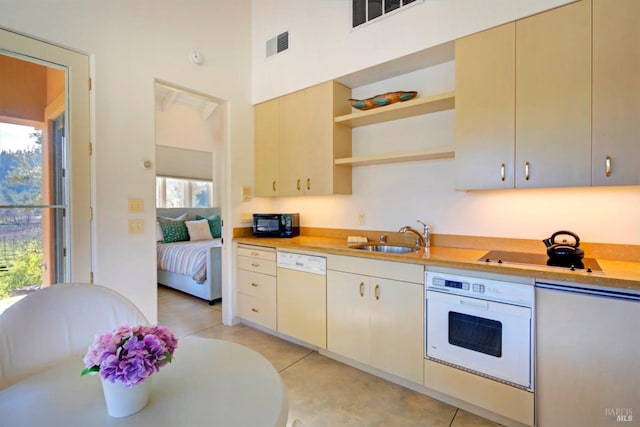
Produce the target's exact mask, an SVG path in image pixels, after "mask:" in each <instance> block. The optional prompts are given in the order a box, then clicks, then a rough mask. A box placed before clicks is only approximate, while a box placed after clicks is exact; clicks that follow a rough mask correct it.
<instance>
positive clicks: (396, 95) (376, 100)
mask: <svg viewBox="0 0 640 427" xmlns="http://www.w3.org/2000/svg"><path fill="white" fill-rule="evenodd" d="M416 95H418V92H416V91H408V92H405V91H397V92H387V93H385V94H384V95H376V96H373V97H371V98H367V99H352V98H351V99H349V103H350V104H351V106H352V107H353V108H357V109H358V110H370V109H372V108H378V107H384V106H385V105H389V104H393V103H395V102H402V101H408V100H410V99H413V98H415V97H416Z"/></svg>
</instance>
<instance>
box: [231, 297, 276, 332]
mask: <svg viewBox="0 0 640 427" xmlns="http://www.w3.org/2000/svg"><path fill="white" fill-rule="evenodd" d="M238 314H239V316H240V317H241V318H243V319H245V320H247V321H249V322H252V323H256V324H258V325H261V326H264V327H266V328H269V329H273V330H274V331H275V330H276V304H275V303H274V302H270V301H267V300H264V299H261V298H256V297H254V296H251V295H247V294H243V293H238Z"/></svg>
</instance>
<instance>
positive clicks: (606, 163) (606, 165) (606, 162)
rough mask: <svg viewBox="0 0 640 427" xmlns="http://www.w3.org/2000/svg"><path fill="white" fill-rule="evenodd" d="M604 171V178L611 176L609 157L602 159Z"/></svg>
mask: <svg viewBox="0 0 640 427" xmlns="http://www.w3.org/2000/svg"><path fill="white" fill-rule="evenodd" d="M604 170H605V173H604V174H605V175H606V176H611V157H610V156H607V157H605V158H604Z"/></svg>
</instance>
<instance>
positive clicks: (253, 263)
mask: <svg viewBox="0 0 640 427" xmlns="http://www.w3.org/2000/svg"><path fill="white" fill-rule="evenodd" d="M251 267H256V268H257V267H260V264H258V263H257V262H252V263H251Z"/></svg>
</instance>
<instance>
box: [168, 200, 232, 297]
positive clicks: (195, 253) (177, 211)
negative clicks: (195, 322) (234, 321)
mask: <svg viewBox="0 0 640 427" xmlns="http://www.w3.org/2000/svg"><path fill="white" fill-rule="evenodd" d="M216 215H218V217H219V215H220V209H219V208H158V209H157V210H156V217H157V218H158V222H157V223H156V228H157V233H158V237H157V239H156V240H157V248H156V249H157V268H158V284H160V285H164V286H167V287H169V288H173V289H177V290H179V291H181V292H185V293H187V294H189V295H193V296H195V297H198V298H201V299H204V300H206V301H208V302H209V305H213V304H215V303H216V301H218V300H221V299H222V286H221V285H222V275H221V267H222V259H221V258H222V238H221V237H214V238H213V239H207V240H196V241H192V240H188V238H189V237H187V240H181V239H180V238H179V237H177V238H176V239H177V240H178V241H171V240H173V238H169V237H167V238H166V239H165V237H164V236H163V234H162V232H163V230H164V231H165V234H167V235H169V234H170V231H167V230H168V228H169V227H168V226H166V225H165V226H162V227H161V225H160V223H161V222H164V223H166V222H169V221H174V222H180V221H182V222H184V221H192V220H196V219H198V218H208V219H209V220H210V219H211V218H215V216H216ZM218 220H219V218H218ZM209 224H211V221H209ZM219 224H220V226H221V224H222V222H221V221H220V223H219ZM171 225H172V226H173V225H175V224H171ZM211 231H212V235H213V234H214V233H213V229H211ZM219 234H220V233H218V235H219ZM165 240H168V241H166V242H165Z"/></svg>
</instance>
